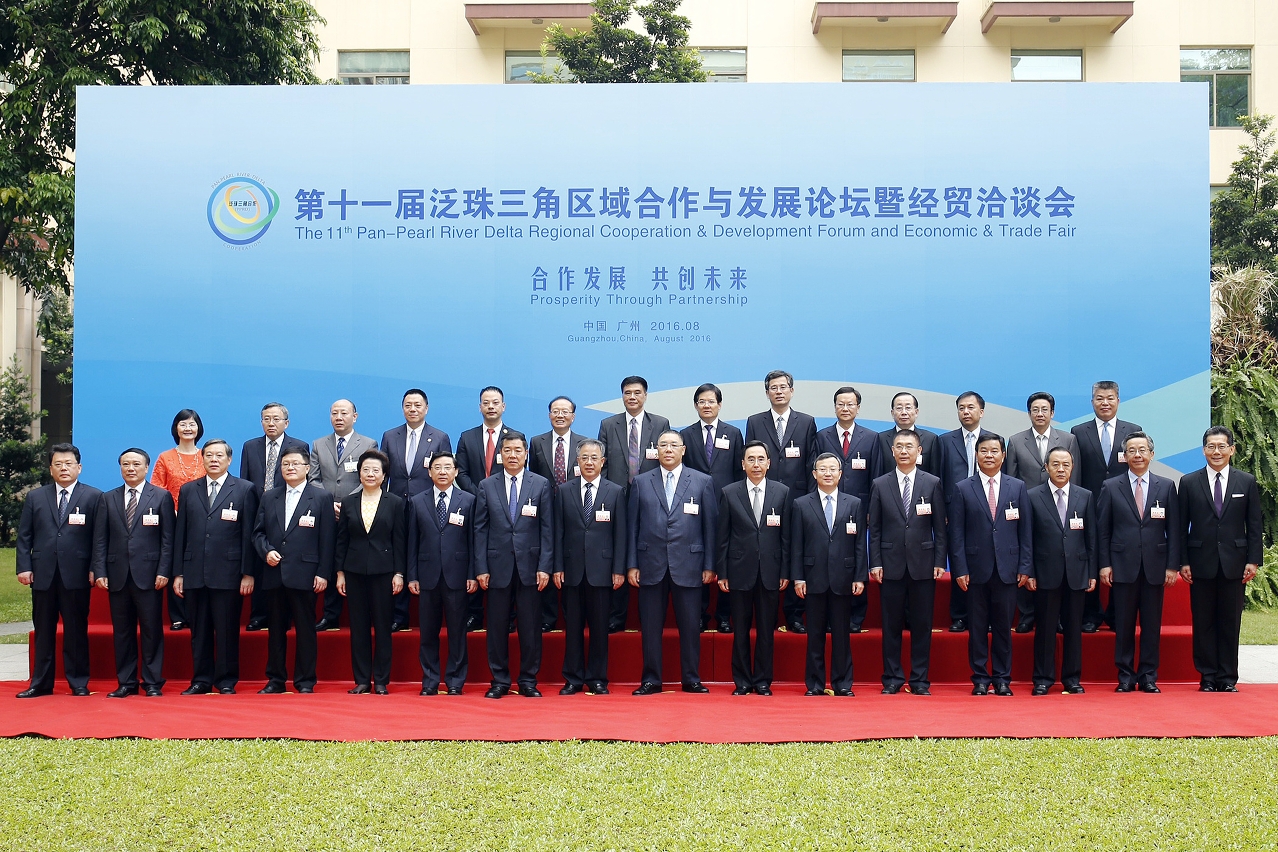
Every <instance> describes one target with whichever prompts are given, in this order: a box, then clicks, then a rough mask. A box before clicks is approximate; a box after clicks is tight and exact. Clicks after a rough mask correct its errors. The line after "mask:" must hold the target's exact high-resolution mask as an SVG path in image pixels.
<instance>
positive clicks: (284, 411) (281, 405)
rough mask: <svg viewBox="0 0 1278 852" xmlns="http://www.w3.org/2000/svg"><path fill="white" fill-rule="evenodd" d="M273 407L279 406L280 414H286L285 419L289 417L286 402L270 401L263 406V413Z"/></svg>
mask: <svg viewBox="0 0 1278 852" xmlns="http://www.w3.org/2000/svg"><path fill="white" fill-rule="evenodd" d="M272 408H278V409H279V410H280V414H283V415H284V419H285V420H287V419H288V408H287V407H285V405H284V403H282V402H268V403H267V404H266V405H263V406H262V413H263V414H265V413H266V412H268V411H270V410H271V409H272Z"/></svg>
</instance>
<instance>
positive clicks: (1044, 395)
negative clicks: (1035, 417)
mask: <svg viewBox="0 0 1278 852" xmlns="http://www.w3.org/2000/svg"><path fill="white" fill-rule="evenodd" d="M1040 399H1043V400H1047V404H1048V405H1050V406H1051V407H1052V411H1055V410H1056V397H1054V396H1052V395H1051V394H1050V393H1048V392H1047V391H1038V392H1037V393H1032V394H1030V397H1029V399H1027V400H1025V410H1026V411H1029V410H1030V409H1031V408H1033V407H1034V403H1036V402H1038V401H1039V400H1040ZM1071 458H1072V456H1071Z"/></svg>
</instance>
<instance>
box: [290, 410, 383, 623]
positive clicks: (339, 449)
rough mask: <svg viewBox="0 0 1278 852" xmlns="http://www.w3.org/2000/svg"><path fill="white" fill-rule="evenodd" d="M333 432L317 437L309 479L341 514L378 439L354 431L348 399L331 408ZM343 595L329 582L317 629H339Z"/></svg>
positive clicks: (354, 414) (353, 412)
mask: <svg viewBox="0 0 1278 852" xmlns="http://www.w3.org/2000/svg"><path fill="white" fill-rule="evenodd" d="M328 419H329V422H330V423H332V424H333V431H332V432H330V433H329V434H327V435H325V436H324V437H322V438H316V439H315V443H314V444H312V445H311V447H312V449H311V472H310V474H309V476H308V477H307V481H308V482H310V483H311V484H312V485H318V486H319V487H321V488H323V489H324V490H325V491H327V492H328V493H329V494H331V495H332V496H333V511H334V513H336V514H340V513H341V510H342V498H343V497H345V496H346V495H347V494H353V493H355V492H356V491H358V490H359V487H360V485H359V457H360V456H361V455H362V454H363V453H364V451H365V450H375V449H377V442H376V441H374V440H373V439H372V438H369V437H368V436H366V435H361V434H359V433H358V432H356V431H355V421H356V420H358V419H359V412H358V411H356V409H355V403H353V402H351V401H350V400H349V399H339V400H337V402H334V403H333V404H332V406H330V407H329V410H328ZM341 617H342V596H341V595H340V594H338V592H337V584H336V583H331V582H330V583H329V584H328V588H326V589H325V590H324V615H323V617H321V618H320V620H319V621H318V622H317V623H316V625H315V629H316V630H336V629H338V627H340V626H341V624H340V619H341Z"/></svg>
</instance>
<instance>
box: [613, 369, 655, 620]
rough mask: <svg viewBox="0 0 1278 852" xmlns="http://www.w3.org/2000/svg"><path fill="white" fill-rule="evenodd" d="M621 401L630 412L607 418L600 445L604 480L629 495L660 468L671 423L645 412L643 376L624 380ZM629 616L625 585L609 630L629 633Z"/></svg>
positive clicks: (616, 594)
mask: <svg viewBox="0 0 1278 852" xmlns="http://www.w3.org/2000/svg"><path fill="white" fill-rule="evenodd" d="M621 402H622V404H623V405H624V406H625V408H626V410H625V411H624V412H622V413H621V414H614V415H612V416H611V417H605V418H604V419H603V422H601V423H600V424H599V442H600V443H601V444H603V445H604V470H603V475H604V479H607V480H609V481H610V482H615V483H617V484H618V485H620V486H621V487H622V488H625V489H627V494H628V493H629V489H630V483H631V482H632V481H633V480H634V478H635V477H636V476H638V475H639V474H641V473H646V472H647V471H650V470H654V469H656V468H657V467H658V466H659V462H658V460H657V436H658V435H660V434H661V433H662V432H665V431H666V430H667V429H669V428H670V421H669V420H667V419H666V418H664V417H662V416H661V415H660V414H652V413H650V412H648V411H645V410H644V405H645V404H646V403H647V402H648V380H647V379H645V378H644V377H643V376H626V377H625V378H624V379H622V380H621ZM629 615H630V586H629V585H627V584H622V586H621V588H619V589H617V590H616V591H614V592H613V593H612V604H611V606H610V612H609V615H608V631H609V632H610V633H617V632H619V631H621V630H625V629H626V618H627V617H628V616H629Z"/></svg>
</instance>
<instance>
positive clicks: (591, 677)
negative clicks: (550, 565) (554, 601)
mask: <svg viewBox="0 0 1278 852" xmlns="http://www.w3.org/2000/svg"><path fill="white" fill-rule="evenodd" d="M576 459H577V461H576V469H577V471H578V477H575V478H573V479H570V480H568V481H567V482H566V483H564V486H563V487H562V488H560V489H559V491H558V492H557V493H556V494H555V542H554V550H555V576H554V580H555V585H556V586H557V587H558V588H559V589H560V591H561V592H562V594H563V603H564V625H565V626H564V631H565V632H564V669H563V672H564V686H563V689H561V690H559V694H560V695H575V694H577V693H578V692H581V691H582V690H583V689H585V690H588V691H589V692H592V693H594V694H595V695H607V694H608V607H609V604H610V601H611V597H612V592H613V590H614V589H616V588H618V587H620V586H621V584H622V583H623V582H625V570H626V546H627V544H628V542H629V539H628V537H627V535H626V490H625V489H624V488H623V487H622V486H620V485H618V484H617V483H615V482H609V481H608V480H607V479H604V477H603V466H604V462H605V459H604V447H603V444H601V443H599V442H598V441H595V440H593V439H589V438H588V439H586V440H584V441H582V442H581V444H580V445H578V447H577V456H576ZM586 625H589V626H590V648H589V652H588V653H587V649H586V642H585V636H584V635H583V634H584V630H585V627H586Z"/></svg>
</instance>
